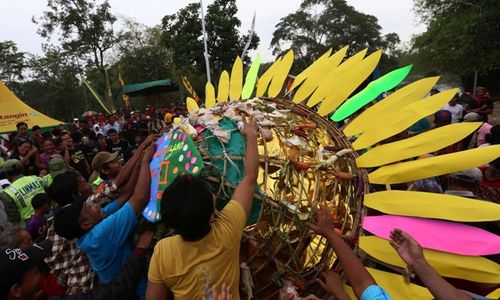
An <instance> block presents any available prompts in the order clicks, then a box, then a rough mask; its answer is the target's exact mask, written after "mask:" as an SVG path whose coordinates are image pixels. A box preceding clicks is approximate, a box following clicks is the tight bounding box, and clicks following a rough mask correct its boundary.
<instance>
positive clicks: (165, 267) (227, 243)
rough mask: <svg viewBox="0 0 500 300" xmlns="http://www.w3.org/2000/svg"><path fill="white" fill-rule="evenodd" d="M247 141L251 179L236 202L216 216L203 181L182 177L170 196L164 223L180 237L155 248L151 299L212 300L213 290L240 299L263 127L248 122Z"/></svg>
mask: <svg viewBox="0 0 500 300" xmlns="http://www.w3.org/2000/svg"><path fill="white" fill-rule="evenodd" d="M243 122H244V129H243V134H244V135H245V136H246V138H247V141H246V150H245V174H244V177H243V179H242V180H241V182H240V184H239V185H238V187H237V188H236V190H235V191H234V194H233V196H232V199H233V200H231V201H229V203H228V204H227V205H226V207H224V209H223V210H222V211H221V213H220V214H219V215H218V216H217V217H214V212H215V201H214V199H213V197H212V193H211V191H210V187H209V185H208V184H207V183H206V182H205V181H204V180H203V179H201V178H197V177H192V176H190V175H181V176H180V177H178V178H177V179H176V180H175V181H174V182H173V183H172V184H171V185H170V186H169V187H168V188H167V189H166V190H165V192H164V194H163V198H162V203H161V213H162V220H163V222H164V223H165V225H167V226H168V227H170V228H172V229H174V230H175V231H176V233H177V235H175V236H172V237H168V238H165V239H163V240H161V241H160V242H158V244H157V245H156V247H155V250H154V254H153V257H152V258H151V264H150V266H149V273H148V288H147V292H146V299H148V300H155V299H162V300H164V299H167V297H168V296H167V295H168V293H169V291H170V292H172V293H173V294H174V296H175V299H176V300H192V299H202V297H203V296H205V297H206V298H207V299H211V298H212V297H211V295H210V293H211V291H210V290H211V289H210V288H211V287H212V286H217V287H219V288H220V287H221V286H222V284H223V283H224V284H225V285H227V286H229V287H230V293H231V296H232V297H233V299H235V300H238V299H240V295H239V280H240V268H239V253H240V240H241V236H242V234H243V229H244V227H245V223H246V219H247V217H248V215H249V214H250V210H251V207H252V200H253V192H254V189H255V184H256V181H257V175H258V168H259V164H258V152H257V124H256V121H255V120H254V119H253V118H252V119H250V120H249V121H248V122H247V120H246V119H244V120H243Z"/></svg>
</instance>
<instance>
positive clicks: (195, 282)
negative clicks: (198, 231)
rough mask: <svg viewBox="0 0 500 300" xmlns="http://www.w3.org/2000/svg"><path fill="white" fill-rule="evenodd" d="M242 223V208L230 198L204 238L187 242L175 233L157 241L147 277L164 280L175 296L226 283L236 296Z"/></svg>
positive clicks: (189, 296) (189, 297)
mask: <svg viewBox="0 0 500 300" xmlns="http://www.w3.org/2000/svg"><path fill="white" fill-rule="evenodd" d="M245 223H246V215H245V210H244V209H243V207H242V206H241V204H240V203H238V202H236V201H234V200H231V201H229V203H228V204H227V205H226V207H224V209H223V210H222V212H221V214H220V215H219V216H218V217H217V219H216V220H215V222H214V223H213V224H212V228H211V230H210V232H209V233H208V234H207V235H206V236H205V237H204V238H203V239H201V240H199V241H196V242H187V241H184V240H183V239H182V238H181V237H180V236H179V235H176V236H173V237H168V238H165V239H163V240H161V241H159V242H158V244H157V245H156V247H155V250H154V253H153V257H152V258H151V263H150V265H149V273H148V279H149V281H151V282H154V283H158V284H165V285H166V286H167V287H168V288H169V290H170V291H172V292H173V293H174V296H175V300H183V299H186V300H193V299H195V300H198V299H202V297H203V296H204V295H205V289H206V287H209V288H210V287H212V286H213V285H215V286H216V287H217V288H218V289H220V288H221V286H222V284H223V283H225V284H226V285H229V286H230V287H231V294H232V296H233V299H235V300H239V299H240V295H239V281H240V266H239V254H240V240H241V236H242V233H243V228H244V227H245Z"/></svg>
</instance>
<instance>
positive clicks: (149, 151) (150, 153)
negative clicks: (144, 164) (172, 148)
mask: <svg viewBox="0 0 500 300" xmlns="http://www.w3.org/2000/svg"><path fill="white" fill-rule="evenodd" d="M155 151H156V146H155V144H151V145H149V146H148V147H147V148H146V150H144V156H143V157H142V159H143V160H147V161H148V162H149V161H150V160H151V158H153V155H154V154H155Z"/></svg>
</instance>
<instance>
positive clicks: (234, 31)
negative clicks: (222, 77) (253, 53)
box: [205, 0, 260, 75]
mask: <svg viewBox="0 0 500 300" xmlns="http://www.w3.org/2000/svg"><path fill="white" fill-rule="evenodd" d="M237 12H238V7H237V6H236V1H235V0H215V1H214V2H213V3H212V4H211V5H209V6H208V9H207V15H206V17H205V20H206V27H207V34H208V41H207V44H208V53H209V54H210V63H211V68H212V69H213V73H214V74H215V75H218V74H220V73H221V72H222V71H223V70H230V68H231V66H232V65H233V62H234V59H235V58H236V57H237V56H241V53H242V51H243V48H244V47H245V43H246V41H247V40H248V35H243V36H242V35H240V33H239V31H238V28H239V27H240V26H241V21H240V20H239V19H238V18H237V17H236V13H237ZM259 41H260V39H259V37H258V36H257V35H256V34H254V35H253V36H252V42H251V44H250V49H256V48H257V47H258V45H259ZM249 60H250V59H249V58H248V57H245V61H246V62H249Z"/></svg>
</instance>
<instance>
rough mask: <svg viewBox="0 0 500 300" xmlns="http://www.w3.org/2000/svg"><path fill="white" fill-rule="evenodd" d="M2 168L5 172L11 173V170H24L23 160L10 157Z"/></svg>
mask: <svg viewBox="0 0 500 300" xmlns="http://www.w3.org/2000/svg"><path fill="white" fill-rule="evenodd" d="M2 169H3V171H4V172H5V173H11V172H16V171H22V170H23V165H22V164H21V162H20V161H19V160H17V159H8V160H6V161H5V162H4V163H3V165H2Z"/></svg>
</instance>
